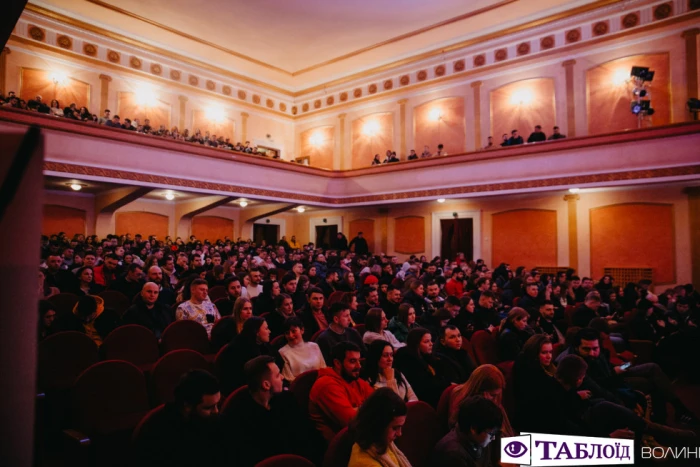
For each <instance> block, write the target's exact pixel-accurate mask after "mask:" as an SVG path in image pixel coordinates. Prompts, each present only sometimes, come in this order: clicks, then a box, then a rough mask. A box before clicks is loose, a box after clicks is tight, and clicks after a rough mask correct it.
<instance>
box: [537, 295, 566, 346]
mask: <svg viewBox="0 0 700 467" xmlns="http://www.w3.org/2000/svg"><path fill="white" fill-rule="evenodd" d="M539 316H540V329H541V330H542V332H543V333H545V334H547V335H548V336H549V338H550V339H551V340H552V344H559V343H562V344H563V343H564V334H563V333H562V332H561V331H560V330H559V328H558V327H557V326H556V325H555V324H554V303H552V301H551V300H545V301H544V302H542V304H541V305H540V308H539Z"/></svg>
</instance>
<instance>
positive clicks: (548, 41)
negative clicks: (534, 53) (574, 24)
mask: <svg viewBox="0 0 700 467" xmlns="http://www.w3.org/2000/svg"><path fill="white" fill-rule="evenodd" d="M554 44H555V41H554V36H546V37H543V38H542V39H540V49H542V50H548V49H551V48H553V47H554Z"/></svg>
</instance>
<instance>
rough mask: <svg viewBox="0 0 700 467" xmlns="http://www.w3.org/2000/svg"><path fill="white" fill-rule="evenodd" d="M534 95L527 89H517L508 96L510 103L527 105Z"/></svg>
mask: <svg viewBox="0 0 700 467" xmlns="http://www.w3.org/2000/svg"><path fill="white" fill-rule="evenodd" d="M533 98H534V96H533V95H532V91H530V90H529V89H518V90H517V91H515V92H514V93H513V94H512V95H511V96H510V103H511V104H513V105H528V104H530V103H531V102H532V99H533Z"/></svg>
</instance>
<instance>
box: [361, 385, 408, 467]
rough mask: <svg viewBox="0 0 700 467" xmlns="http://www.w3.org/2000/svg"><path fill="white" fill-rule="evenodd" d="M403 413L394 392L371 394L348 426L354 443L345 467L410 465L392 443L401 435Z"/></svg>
mask: <svg viewBox="0 0 700 467" xmlns="http://www.w3.org/2000/svg"><path fill="white" fill-rule="evenodd" d="M407 413H408V408H407V407H406V403H405V402H404V401H403V399H401V398H400V397H399V396H398V395H397V394H396V393H395V392H394V391H392V390H391V389H388V388H381V389H378V390H376V391H374V393H373V394H372V395H371V396H369V397H368V398H367V400H366V401H365V403H364V404H362V407H360V410H358V411H357V416H356V417H355V418H354V419H353V421H352V424H351V426H350V429H351V431H352V434H353V438H354V440H355V444H354V445H353V446H352V452H351V454H350V462H349V464H348V465H351V466H366V467H375V466H376V467H384V466H397V467H410V465H411V463H410V462H409V461H408V459H406V456H404V454H403V453H402V452H401V450H399V448H397V447H396V445H395V444H394V441H395V440H396V438H398V437H399V436H401V428H402V427H403V426H404V424H405V423H406V414H407Z"/></svg>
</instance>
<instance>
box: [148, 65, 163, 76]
mask: <svg viewBox="0 0 700 467" xmlns="http://www.w3.org/2000/svg"><path fill="white" fill-rule="evenodd" d="M151 73H153V74H154V75H158V76H160V75H161V74H162V73H163V67H162V66H160V65H158V64H157V63H151Z"/></svg>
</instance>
